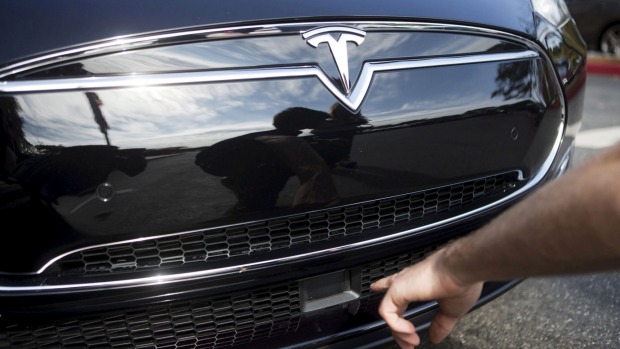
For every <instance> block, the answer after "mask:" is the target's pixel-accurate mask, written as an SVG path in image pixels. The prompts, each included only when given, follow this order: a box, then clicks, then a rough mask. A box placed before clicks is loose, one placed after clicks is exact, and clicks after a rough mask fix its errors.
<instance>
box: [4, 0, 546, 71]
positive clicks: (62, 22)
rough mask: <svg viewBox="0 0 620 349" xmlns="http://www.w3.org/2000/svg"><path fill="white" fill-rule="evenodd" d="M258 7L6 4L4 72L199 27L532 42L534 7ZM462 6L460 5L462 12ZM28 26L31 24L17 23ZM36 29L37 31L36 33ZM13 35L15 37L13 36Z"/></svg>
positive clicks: (248, 0) (35, 0)
mask: <svg viewBox="0 0 620 349" xmlns="http://www.w3.org/2000/svg"><path fill="white" fill-rule="evenodd" d="M256 4H257V3H256V2H255V1H252V0H234V1H231V0H219V1H201V0H200V1H198V0H178V1H172V2H171V1H164V0H136V1H130V2H128V1H124V0H107V1H88V2H84V1H77V0H57V1H47V0H31V1H13V2H3V3H2V5H1V10H0V32H2V33H5V35H4V37H3V39H2V41H3V44H2V49H1V50H0V67H2V66H6V65H8V64H9V63H11V62H15V61H17V60H20V59H22V58H25V57H32V56H36V55H39V54H41V53H44V52H49V51H53V50H58V49H62V48H66V47H70V46H74V45H79V44H84V43H88V42H93V41H98V40H103V39H109V38H111V37H120V36H126V35H133V34H137V33H146V32H153V31H166V30H174V29H178V28H187V27H193V26H201V27H204V26H207V27H208V26H220V25H226V26H230V25H234V24H235V23H243V24H248V23H262V22H270V23H274V22H280V21H286V22H291V21H300V22H303V21H306V20H310V19H312V20H317V19H325V20H334V19H335V18H337V19H339V20H344V19H349V20H351V19H355V20H360V19H364V18H367V19H376V18H382V19H383V20H385V19H390V18H391V19H394V20H395V21H397V20H402V19H404V18H406V19H407V20H408V21H411V20H415V19H420V20H426V21H427V20H428V19H431V18H432V19H433V20H439V21H442V22H454V23H475V24H477V25H483V26H488V27H501V28H503V29H504V30H506V29H508V30H511V31H514V32H516V33H520V34H524V35H527V36H533V35H534V33H535V29H534V28H535V25H534V17H533V15H532V8H531V3H530V1H528V0H511V1H495V0H471V1H466V2H462V3H455V2H454V1H448V0H435V1H432V2H426V1H402V0H384V1H380V2H379V1H371V0H360V1H355V2H352V1H325V0H316V1H288V0H287V1H283V0H276V1H273V0H272V1H268V2H261V4H260V6H257V5H256ZM457 4H458V5H457ZM18 18H29V20H28V21H20V20H15V19H18ZM32 23H37V26H32ZM7 34H10V35H7Z"/></svg>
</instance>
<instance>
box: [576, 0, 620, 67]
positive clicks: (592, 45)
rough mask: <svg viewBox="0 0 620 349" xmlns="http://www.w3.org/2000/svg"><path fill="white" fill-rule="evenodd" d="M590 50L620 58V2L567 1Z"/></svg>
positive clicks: (606, 0) (613, 0) (609, 0)
mask: <svg viewBox="0 0 620 349" xmlns="http://www.w3.org/2000/svg"><path fill="white" fill-rule="evenodd" d="M566 6H568V9H569V11H570V13H571V14H572V15H573V19H574V20H575V22H576V23H577V27H578V28H579V31H580V32H581V35H582V36H583V38H584V40H585V41H586V43H587V45H588V49H589V50H594V51H601V52H603V53H610V54H613V55H616V56H620V1H618V0H566Z"/></svg>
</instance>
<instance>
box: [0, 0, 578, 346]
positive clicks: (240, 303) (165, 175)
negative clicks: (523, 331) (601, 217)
mask: <svg viewBox="0 0 620 349" xmlns="http://www.w3.org/2000/svg"><path fill="white" fill-rule="evenodd" d="M561 4H562V3H561V2H557V1H541V0H536V1H533V2H530V1H529V0H514V1H504V2H492V3H489V2H486V1H478V0H476V1H474V2H471V1H470V2H467V3H466V4H465V3H463V2H458V1H453V0H441V1H434V2H432V3H431V2H424V3H422V2H409V3H403V2H400V1H383V2H381V3H378V2H375V1H358V2H356V3H355V5H354V6H353V5H352V4H351V3H348V2H347V3H345V2H335V1H314V2H299V3H295V4H291V2H288V1H287V2H280V1H271V2H268V3H264V4H261V5H260V6H258V5H257V4H256V2H254V1H249V0H235V1H227V2H203V1H189V0H188V1H176V2H174V3H172V2H154V1H134V2H120V1H118V2H115V1H105V2H103V1H102V2H95V1H93V2H88V3H84V2H79V1H63V2H53V3H52V2H49V1H31V2H23V1H19V2H4V3H2V5H0V31H1V32H3V33H7V34H6V35H5V39H4V40H3V43H2V46H3V47H2V50H0V120H1V124H0V125H1V127H2V128H1V133H0V134H1V135H2V138H1V143H0V145H1V147H2V151H1V152H0V155H1V156H2V158H1V160H2V161H1V162H0V163H2V164H3V167H2V177H1V178H0V179H1V189H2V190H1V191H0V218H1V220H2V222H3V228H2V232H3V234H2V236H1V237H0V239H2V240H0V315H1V316H0V347H3V348H39V347H80V348H83V347H92V348H95V347H112V348H143V347H144V348H153V347H157V348H216V347H217V348H219V347H230V346H251V347H269V348H276V347H325V346H329V347H330V348H338V347H340V348H352V347H361V346H367V347H369V346H373V345H381V344H382V343H386V342H387V341H390V340H391V337H390V331H389V329H388V328H387V327H386V325H385V323H384V322H383V321H382V320H381V318H380V317H379V316H378V314H377V306H378V304H379V302H380V301H381V298H382V295H381V294H375V293H372V292H371V291H370V289H369V285H370V284H371V283H372V282H373V281H375V280H377V279H379V278H382V277H384V276H387V275H390V274H392V273H395V272H397V271H399V270H402V269H403V268H405V267H407V266H409V265H412V264H413V263H415V262H417V261H419V260H421V259H422V258H424V257H426V256H428V255H429V254H430V253H433V251H435V250H436V249H438V248H440V247H441V246H443V245H445V244H447V243H449V242H450V241H452V240H453V239H455V238H458V237H460V236H463V235H465V234H468V233H470V232H471V231H473V230H475V229H476V228H478V227H480V226H482V225H484V224H486V223H487V222H488V221H489V220H491V219H493V218H494V217H495V216H497V215H498V214H499V213H501V212H502V211H503V210H505V209H507V208H508V207H511V206H512V205H513V204H515V203H516V202H518V201H519V200H520V199H521V198H522V197H523V196H525V195H527V194H528V193H529V192H531V191H532V190H535V189H536V188H538V187H539V186H541V185H543V184H544V183H545V182H547V181H549V180H552V179H553V178H556V177H557V176H559V175H561V174H562V173H563V172H564V171H565V170H566V168H568V166H569V165H570V162H571V154H572V149H573V143H574V138H575V135H576V132H577V130H578V128H579V125H580V122H581V114H582V108H583V97H584V83H585V78H586V72H585V63H586V59H585V54H586V47H585V44H584V43H583V41H582V40H581V38H580V37H579V35H578V31H577V29H576V27H575V25H574V22H573V21H572V20H570V18H569V15H568V13H567V12H566V11H565V7H564V6H560V5H561ZM518 282H519V280H493V281H490V282H488V283H486V285H485V287H484V290H483V294H482V297H481V298H480V300H479V302H478V304H477V306H482V305H483V304H485V303H486V302H489V301H491V300H492V299H494V298H496V297H498V296H500V295H501V294H503V293H504V292H507V291H508V290H510V289H511V288H512V287H513V286H514V285H516V284H517V283H518ZM436 312H437V304H436V303H435V302H432V301H431V302H421V303H415V304H412V305H411V306H410V308H409V309H408V310H407V313H406V317H407V318H408V319H410V320H411V321H413V322H414V323H415V324H416V326H417V327H418V328H420V329H424V328H425V327H426V326H427V325H428V323H429V320H430V319H431V318H432V316H433V315H434V314H436Z"/></svg>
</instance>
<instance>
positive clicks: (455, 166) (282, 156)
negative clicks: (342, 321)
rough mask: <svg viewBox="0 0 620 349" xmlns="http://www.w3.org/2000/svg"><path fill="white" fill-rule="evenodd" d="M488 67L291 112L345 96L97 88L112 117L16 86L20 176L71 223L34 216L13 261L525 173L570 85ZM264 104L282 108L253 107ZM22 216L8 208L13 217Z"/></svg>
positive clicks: (309, 85)
mask: <svg viewBox="0 0 620 349" xmlns="http://www.w3.org/2000/svg"><path fill="white" fill-rule="evenodd" d="M438 44H441V42H438ZM488 65H489V64H482V65H479V66H477V67H471V66H464V67H453V68H434V69H425V70H419V71H412V72H406V73H405V72H398V75H399V76H400V77H404V79H401V80H400V81H402V85H401V84H394V79H392V78H391V75H392V74H388V73H384V74H381V75H379V76H377V77H376V78H375V81H374V83H373V88H372V90H371V91H370V93H369V95H368V97H367V100H366V102H365V104H364V106H363V108H362V109H361V113H360V114H359V115H356V114H352V113H351V112H348V111H346V110H345V109H343V108H342V107H339V108H340V109H338V110H341V111H340V112H339V113H341V114H342V115H340V116H339V117H334V116H333V115H337V113H338V111H337V112H336V113H332V114H328V113H326V112H325V111H321V110H314V109H308V108H306V109H299V108H297V109H288V107H287V105H289V103H290V105H292V106H300V105H303V106H313V107H314V106H316V105H329V103H332V104H333V103H334V102H333V100H332V98H331V96H330V95H329V94H328V93H327V92H326V91H324V89H323V87H322V86H321V85H320V84H319V83H318V82H317V81H316V80H314V79H304V81H302V82H301V84H302V85H301V89H302V90H310V91H312V90H314V91H317V93H315V94H314V95H315V96H316V97H315V98H314V99H313V98H308V96H307V95H298V94H297V92H296V91H297V90H295V89H291V88H290V87H289V85H288V82H286V81H283V82H279V81H273V82H271V81H268V82H253V83H243V84H242V85H241V84H239V83H231V84H219V85H217V86H202V85H199V86H188V87H170V88H168V87H166V88H164V87H156V88H149V89H138V90H106V91H100V92H98V93H97V94H98V96H99V98H100V99H101V100H102V101H103V103H104V105H105V107H102V108H105V114H106V119H105V120H107V121H106V124H105V125H102V124H101V122H102V121H101V120H100V121H99V122H97V115H98V114H95V117H93V116H92V111H91V106H90V105H89V103H88V98H87V96H84V95H83V93H80V92H70V93H45V94H33V95H25V96H16V97H14V98H15V101H16V102H17V103H18V104H19V105H20V108H21V110H22V114H21V115H22V120H23V122H24V127H23V128H22V129H18V130H16V131H17V132H13V134H12V135H11V138H12V139H14V140H16V141H17V142H19V143H23V144H27V145H28V146H29V147H34V148H36V149H37V151H36V152H41V153H40V154H33V155H28V154H29V153H30V152H29V151H25V152H23V153H22V154H19V155H20V156H18V159H17V162H15V164H14V165H13V166H14V168H13V170H12V171H9V173H8V175H9V176H10V177H11V178H12V179H13V180H14V181H16V182H17V184H19V185H21V186H22V187H23V188H24V190H25V191H26V192H27V193H29V195H30V198H31V199H30V200H31V201H30V202H29V203H28V206H34V205H35V203H43V205H44V207H48V208H50V209H52V210H53V211H54V217H57V218H56V219H55V221H60V222H62V223H59V224H61V226H62V228H61V229H59V230H56V231H54V232H51V231H49V229H45V228H44V227H45V226H46V225H47V222H44V221H39V220H38V221H37V222H36V223H35V224H37V225H38V226H37V225H35V226H33V227H31V228H30V229H28V230H27V232H26V233H23V234H20V236H21V237H23V240H18V241H17V242H11V241H12V240H11V239H7V240H5V241H4V242H3V243H2V244H0V245H1V246H2V249H3V251H2V252H3V253H0V255H2V256H3V257H2V260H3V261H6V262H5V263H3V271H5V272H7V271H8V272H34V271H36V270H38V269H39V268H41V267H42V266H43V264H45V263H46V262H47V261H49V260H51V259H52V258H53V257H56V256H58V255H60V254H62V253H65V252H68V251H70V250H71V249H74V248H76V247H84V246H92V245H98V244H101V243H105V242H113V241H122V240H130V239H135V238H140V237H145V236H150V235H161V234H168V233H177V232H181V231H189V230H194V229H204V228H209V227H214V226H217V225H219V224H222V223H223V222H227V223H230V222H241V221H243V220H246V219H247V214H257V213H258V214H261V215H264V214H267V215H268V216H272V217H273V216H278V215H285V214H290V213H293V212H300V210H302V209H309V208H311V209H320V208H325V207H330V206H334V205H342V204H347V203H351V202H354V201H360V200H369V199H374V198H378V197H381V196H382V195H386V194H388V195H391V194H396V193H401V192H413V191H416V190H421V189H424V188H429V187H433V186H438V185H444V184H448V183H453V182H458V181H463V180H467V179H471V178H477V177H481V176H485V175H489V174H495V173H503V172H508V171H521V172H522V173H523V175H524V176H525V178H529V177H531V176H532V175H533V174H534V173H536V172H537V171H538V168H540V166H541V165H542V163H543V162H544V160H545V159H546V155H545V154H548V152H549V151H550V149H551V147H552V146H553V142H554V140H555V138H556V135H557V132H558V125H559V123H560V122H561V119H562V114H561V111H560V110H559V109H557V106H556V107H553V106H552V105H553V104H554V103H557V101H556V100H555V99H557V98H558V92H559V91H556V95H555V96H553V95H552V94H549V91H545V90H542V89H541V90H533V91H531V90H530V88H529V86H530V84H532V85H535V86H541V87H542V86H544V84H543V83H542V82H540V79H548V78H549V75H548V74H549V72H544V69H542V68H541V66H540V65H539V63H538V62H536V61H534V62H517V63H511V64H494V65H492V68H491V69H489V66H488ZM373 91H377V92H373ZM446 95H449V96H451V100H452V101H448V103H446V100H445V97H444V96H446ZM175 96H176V97H175ZM410 96H415V97H413V98H414V99H415V100H418V101H422V102H420V103H414V104H411V103H409V101H410V100H411V97H410ZM164 97H165V98H164ZM240 100H242V101H245V103H243V104H241V105H239V107H235V106H234V105H235V103H236V101H240ZM9 101H10V99H9ZM280 101H282V102H280ZM463 101H466V102H463ZM261 103H264V104H266V105H273V106H272V107H267V108H264V110H256V111H254V112H252V111H251V110H250V109H251V108H253V107H255V106H256V105H260V104H261ZM52 105H58V106H59V108H57V109H49V108H47V107H46V106H52ZM138 105H141V106H144V107H138ZM228 105H230V106H231V107H226V106H228ZM422 108H424V109H422ZM132 109H135V112H131V111H129V110H132ZM218 109H221V111H220V110H218ZM325 109H328V108H325ZM545 109H548V111H546V112H545ZM188 110H190V111H195V112H193V113H188V112H187V111H188ZM425 110H433V112H432V113H429V112H426V111H425ZM209 114H210V115H209ZM272 115H273V117H272ZM300 120H301V122H302V124H299V122H300ZM304 122H305V123H306V124H303V123H304ZM52 124H56V125H63V127H61V128H51V127H50V125H52ZM272 124H273V125H272ZM104 126H105V127H104ZM274 126H275V128H274ZM307 129H312V131H311V132H308V131H304V132H305V135H304V134H302V135H301V137H300V136H298V135H299V134H301V133H302V130H307ZM8 131H10V130H7V132H8ZM19 134H23V135H24V137H23V138H19V136H18V135H19ZM108 141H110V142H111V143H112V145H106V142H108ZM97 144H99V145H97ZM464 145H467V146H464ZM26 150H27V149H26ZM22 151H24V149H22ZM36 152H35V153H36ZM435 159H441V161H436V160H435ZM474 159H475V161H474ZM5 197H6V196H5ZM20 200H24V198H23V197H20ZM6 205H7V206H9V207H15V205H14V204H11V203H7V204H6ZM41 209H44V208H41ZM14 212H15V211H14V209H11V210H3V211H2V215H3V217H4V218H5V219H4V220H5V221H11V222H14V223H15V225H16V226H17V225H18V224H19V223H20V222H21V221H22V219H21V218H20V219H19V220H14V218H15V217H19V216H17V215H15V213H14ZM68 227H70V228H68ZM43 230H46V233H45V234H41V231H43ZM41 235H43V236H45V237H46V238H45V239H43V240H40V239H39V237H40V236H41ZM47 238H49V239H50V240H47ZM36 241H40V243H39V244H36V243H35V244H34V245H33V242H36ZM54 241H57V242H58V245H57V243H55V242H54ZM37 245H38V246H39V247H37ZM14 251H20V252H19V253H14ZM16 262H18V263H16ZM31 263H33V264H31ZM17 268H21V269H17Z"/></svg>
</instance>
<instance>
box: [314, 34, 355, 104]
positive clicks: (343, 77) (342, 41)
mask: <svg viewBox="0 0 620 349" xmlns="http://www.w3.org/2000/svg"><path fill="white" fill-rule="evenodd" d="M302 37H303V38H304V40H306V42H307V43H308V45H310V46H312V47H318V46H319V45H320V44H322V43H326V44H327V45H328V46H329V50H330V51H331V53H332V56H333V57H334V61H335V62H336V67H337V68H338V73H339V75H340V81H341V83H342V87H343V89H344V93H345V94H347V95H349V94H350V93H351V82H350V80H349V55H348V50H347V43H349V42H352V43H354V44H355V45H357V46H359V45H360V44H361V43H362V42H364V38H365V37H366V32H364V31H363V30H359V29H355V28H351V27H344V26H334V27H321V28H315V29H311V30H308V31H307V32H305V33H303V34H302Z"/></svg>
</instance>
